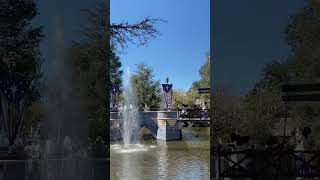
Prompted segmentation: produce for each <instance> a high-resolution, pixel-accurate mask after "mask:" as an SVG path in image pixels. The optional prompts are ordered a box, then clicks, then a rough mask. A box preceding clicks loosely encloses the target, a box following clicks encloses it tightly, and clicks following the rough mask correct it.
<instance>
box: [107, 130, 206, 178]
mask: <svg viewBox="0 0 320 180" xmlns="http://www.w3.org/2000/svg"><path fill="white" fill-rule="evenodd" d="M208 132H209V130H208V128H188V129H184V130H183V141H160V140H159V141H157V140H145V141H143V142H142V144H141V145H130V146H131V147H130V149H129V148H128V149H124V148H123V147H122V145H121V144H120V143H114V144H112V145H111V164H110V165H111V179H112V180H127V179H130V180H149V179H150V180H151V179H152V180H166V179H181V180H182V179H183V180H185V179H196V180H202V179H203V180H207V179H209V159H210V158H209V157H210V151H209V148H210V147H209V133H208Z"/></svg>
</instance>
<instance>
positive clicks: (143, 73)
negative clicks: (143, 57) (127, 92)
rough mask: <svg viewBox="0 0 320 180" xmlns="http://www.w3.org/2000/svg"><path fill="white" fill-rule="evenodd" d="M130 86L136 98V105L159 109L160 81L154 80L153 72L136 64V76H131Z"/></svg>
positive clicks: (142, 65) (144, 66) (145, 66)
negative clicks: (131, 85)
mask: <svg viewBox="0 0 320 180" xmlns="http://www.w3.org/2000/svg"><path fill="white" fill-rule="evenodd" d="M132 82H133V83H132V84H133V87H134V90H135V93H136V96H137V102H138V105H142V106H143V105H148V106H149V107H159V105H160V91H161V89H160V81H159V80H158V81H156V80H154V75H153V70H152V69H151V68H150V67H148V66H147V65H145V64H143V63H142V64H138V65H137V70H136V74H135V75H133V76H132Z"/></svg>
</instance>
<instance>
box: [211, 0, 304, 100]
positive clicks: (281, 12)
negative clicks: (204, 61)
mask: <svg viewBox="0 0 320 180" xmlns="http://www.w3.org/2000/svg"><path fill="white" fill-rule="evenodd" d="M213 2H214V3H213V8H212V9H211V10H212V14H213V19H212V30H213V34H214V35H213V41H212V43H213V44H211V45H212V46H213V58H212V59H213V62H214V63H213V67H211V71H212V75H213V76H212V77H211V83H212V84H211V85H213V86H216V87H217V86H218V87H220V88H223V89H225V90H226V91H227V93H230V94H236V95H239V94H244V93H246V92H247V91H248V90H250V89H251V88H252V87H253V85H254V83H255V82H256V81H257V80H258V79H260V78H261V75H262V69H263V67H264V66H265V65H266V64H267V63H269V62H271V61H273V60H285V59H286V58H287V57H288V55H289V53H290V52H289V47H288V45H287V42H286V41H285V30H286V27H287V25H288V23H289V21H290V17H291V16H293V15H295V14H296V13H297V12H299V11H300V10H301V8H302V7H303V6H304V3H305V2H306V1H304V0H263V1H260V0H256V1H252V0H241V1H235V0H215V1H213Z"/></svg>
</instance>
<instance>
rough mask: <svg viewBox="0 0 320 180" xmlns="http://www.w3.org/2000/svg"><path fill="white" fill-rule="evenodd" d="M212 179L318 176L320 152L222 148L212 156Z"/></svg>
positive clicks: (319, 172) (319, 173) (319, 171)
mask: <svg viewBox="0 0 320 180" xmlns="http://www.w3.org/2000/svg"><path fill="white" fill-rule="evenodd" d="M214 156H215V158H214V159H215V163H214V164H215V166H216V167H215V173H217V174H216V175H215V176H216V177H217V179H219V180H223V179H225V178H226V179H228V178H243V179H246V178H250V179H256V178H262V177H263V178H268V177H269V178H270V179H283V178H289V177H290V178H292V177H309V178H310V177H319V176H320V150H319V149H318V150H303V151H298V150H292V149H283V148H266V149H256V148H249V149H244V150H231V149H222V148H218V150H217V151H216V152H215V153H214Z"/></svg>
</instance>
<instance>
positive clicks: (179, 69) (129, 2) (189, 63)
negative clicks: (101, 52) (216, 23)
mask: <svg viewBox="0 0 320 180" xmlns="http://www.w3.org/2000/svg"><path fill="white" fill-rule="evenodd" d="M110 7H111V12H110V13H111V22H114V23H116V22H123V21H128V22H129V23H135V22H138V21H140V20H142V19H143V18H144V17H147V16H149V17H151V18H160V19H163V20H166V21H168V22H167V23H159V24H158V25H157V28H158V30H159V32H160V33H161V36H159V37H158V38H156V39H153V40H151V41H150V43H149V44H148V45H147V46H145V47H136V46H134V45H131V44H129V47H128V48H127V49H126V52H125V53H124V54H120V58H121V62H122V64H123V69H124V70H126V68H127V67H129V68H130V70H132V71H133V70H134V69H135V65H136V64H138V63H141V62H143V63H145V64H147V65H148V66H150V67H151V68H153V70H154V74H155V79H159V80H161V82H165V78H166V77H169V78H170V82H171V83H173V84H174V88H176V89H177V88H178V89H184V90H188V89H189V88H190V87H191V85H192V83H193V82H194V81H196V80H198V79H199V78H200V76H199V72H198V71H199V69H200V67H201V65H203V64H204V63H205V61H206V53H208V52H209V51H210V0H199V1H195V0H134V1H133V0H111V6H110Z"/></svg>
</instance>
